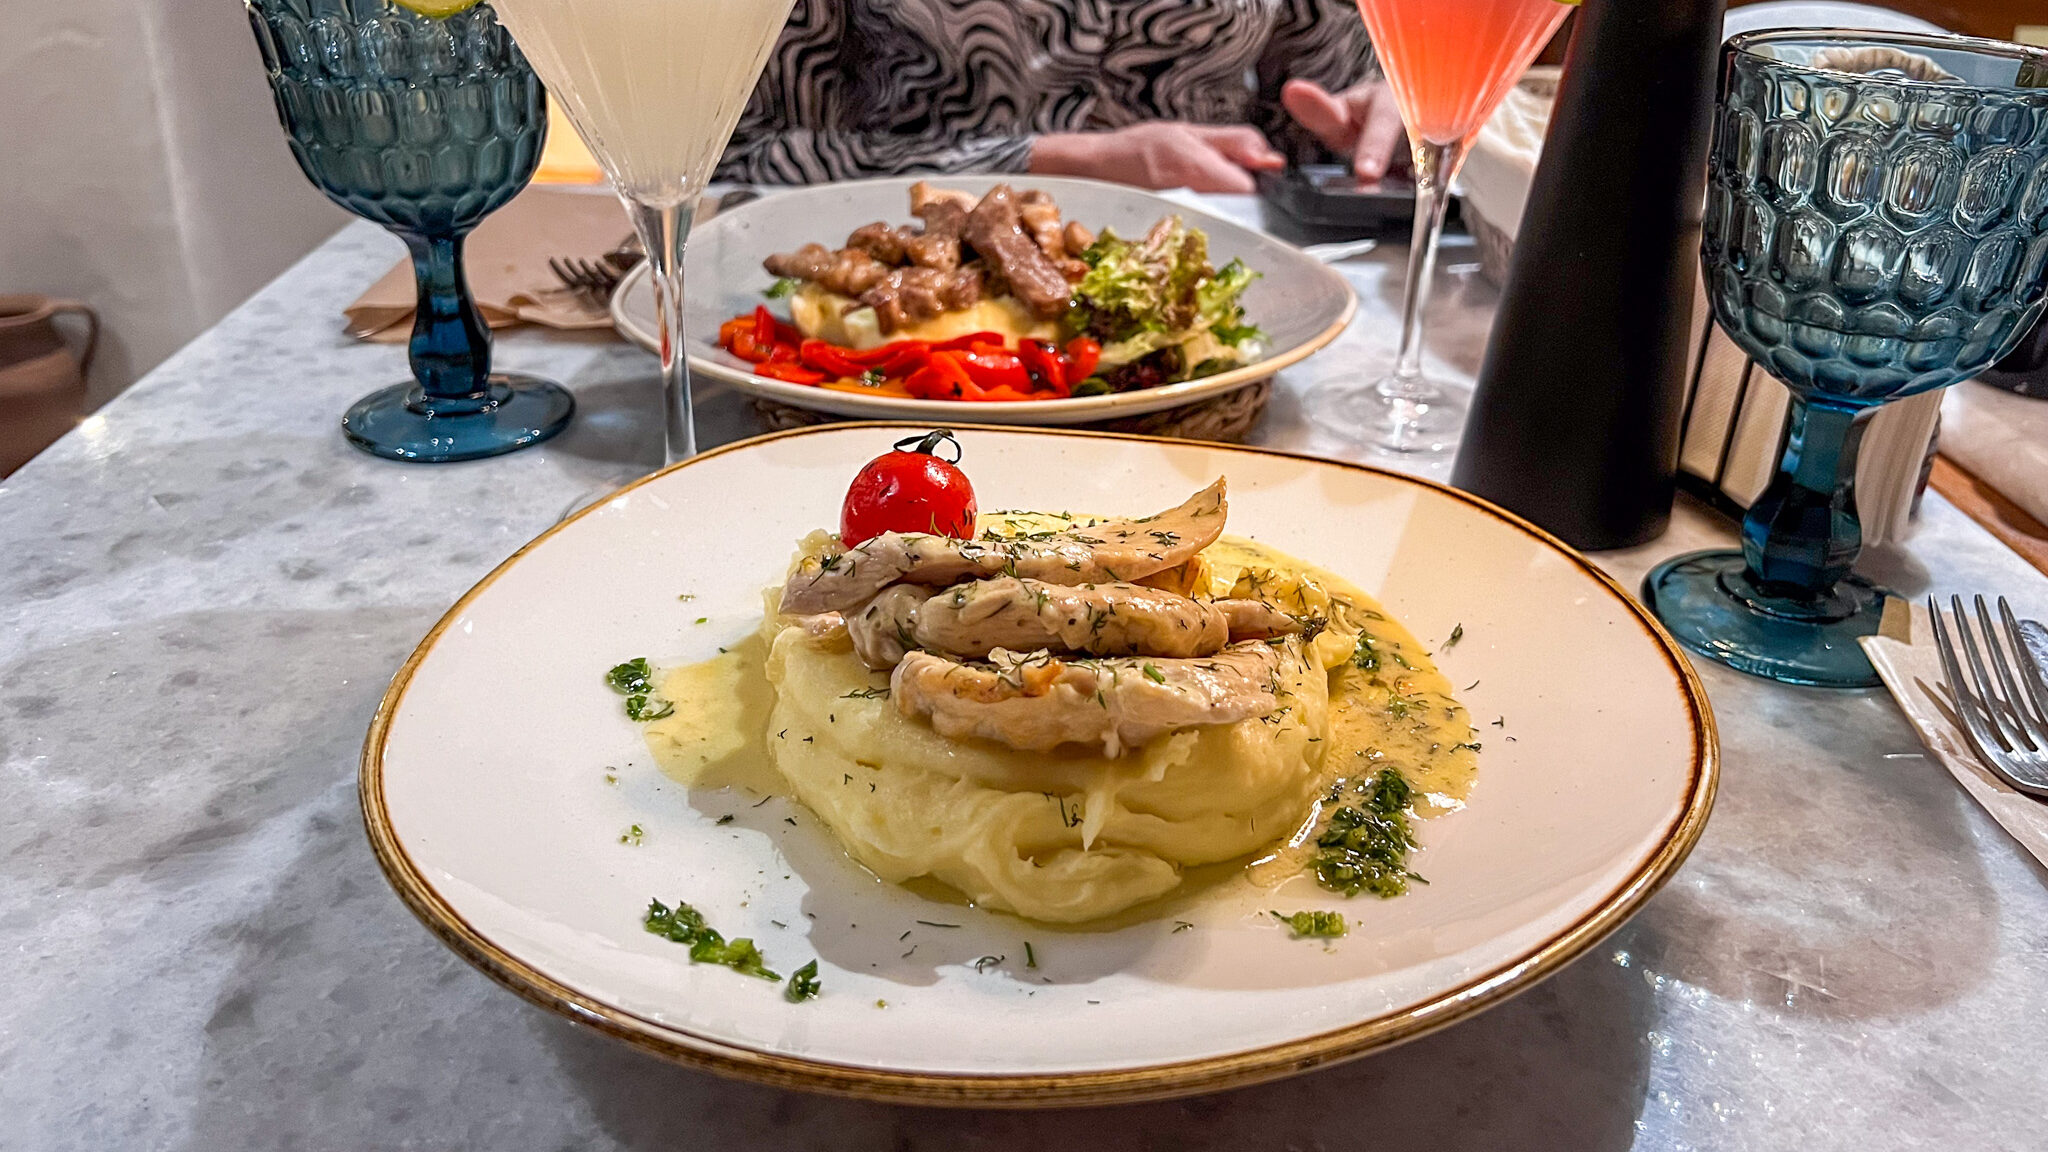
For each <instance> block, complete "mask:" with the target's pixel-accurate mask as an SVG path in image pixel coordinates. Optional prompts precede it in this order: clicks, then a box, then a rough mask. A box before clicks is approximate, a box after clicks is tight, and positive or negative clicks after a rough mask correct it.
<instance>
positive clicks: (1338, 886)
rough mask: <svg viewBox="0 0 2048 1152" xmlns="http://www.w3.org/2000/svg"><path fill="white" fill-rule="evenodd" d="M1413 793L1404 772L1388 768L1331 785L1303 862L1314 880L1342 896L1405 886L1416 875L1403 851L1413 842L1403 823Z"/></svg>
mask: <svg viewBox="0 0 2048 1152" xmlns="http://www.w3.org/2000/svg"><path fill="white" fill-rule="evenodd" d="M1413 798H1414V792H1413V790H1412V789H1411V788H1410V787H1409V785H1408V779H1407V777H1405V776H1402V775H1401V773H1400V772H1398V771H1396V770H1394V769H1392V768H1383V769H1381V770H1380V772H1379V773H1378V774H1377V775H1374V776H1367V777H1362V778H1360V779H1358V780H1355V781H1352V782H1351V784H1350V786H1349V787H1348V788H1343V787H1340V788H1339V789H1337V790H1335V791H1334V792H1333V793H1332V795H1331V797H1330V800H1331V803H1332V804H1333V807H1332V808H1331V810H1330V813H1329V815H1328V816H1326V817H1325V818H1324V823H1323V829H1322V832H1321V833H1320V834H1318V835H1317V836H1316V853H1315V856H1314V858H1313V859H1312V860H1311V861H1310V863H1309V868H1310V870H1311V871H1313V872H1314V873H1315V876H1316V882H1317V883H1319V884H1321V885H1322V886H1323V887H1325V888H1328V889H1329V890H1330V891H1332V892H1341V893H1343V894H1344V895H1346V896H1356V895H1358V894H1359V893H1360V892H1370V893H1372V894H1373V895H1375V896H1378V897H1381V898H1382V899H1386V898H1391V897H1394V896H1399V895H1401V894H1402V893H1404V892H1406V891H1408V882H1409V881H1410V880H1422V877H1420V876H1418V875H1416V874H1415V873H1413V872H1411V871H1409V870H1408V853H1409V851H1410V850H1412V849H1413V848H1414V847H1415V832H1414V829H1413V828H1411V827H1410V826H1409V823H1408V805H1409V803H1410V802H1411V801H1412V800H1413ZM1339 800H1347V801H1348V802H1347V803H1342V804H1338V803H1336V802H1337V801H1339ZM1423 883H1428V881H1423Z"/></svg>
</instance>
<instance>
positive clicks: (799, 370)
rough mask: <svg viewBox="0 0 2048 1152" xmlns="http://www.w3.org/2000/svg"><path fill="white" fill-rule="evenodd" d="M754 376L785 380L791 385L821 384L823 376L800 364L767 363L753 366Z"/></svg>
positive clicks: (823, 380)
mask: <svg viewBox="0 0 2048 1152" xmlns="http://www.w3.org/2000/svg"><path fill="white" fill-rule="evenodd" d="M754 375H756V376H766V377H768V378H769V379H770V380H787V381H788V382H790V383H791V384H823V383H824V382H825V374H824V373H823V372H813V371H811V370H810V369H809V368H806V367H804V366H803V365H801V364H782V363H775V362H769V363H766V364H756V365H754Z"/></svg>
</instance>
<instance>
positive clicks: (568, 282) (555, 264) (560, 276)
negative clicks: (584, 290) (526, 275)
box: [548, 256, 582, 291]
mask: <svg viewBox="0 0 2048 1152" xmlns="http://www.w3.org/2000/svg"><path fill="white" fill-rule="evenodd" d="M548 271H550V272H553V273H554V274H555V279H557V280H560V281H561V282H562V286H563V287H564V288H568V289H570V290H571V291H574V290H576V289H579V288H581V287H582V284H581V282H580V281H579V280H578V279H577V276H576V273H575V270H574V269H571V268H570V267H569V266H568V265H566V264H564V263H562V262H561V261H560V260H557V259H555V258H554V257H553V256H550V257H548Z"/></svg>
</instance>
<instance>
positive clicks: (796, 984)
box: [782, 960, 824, 1004]
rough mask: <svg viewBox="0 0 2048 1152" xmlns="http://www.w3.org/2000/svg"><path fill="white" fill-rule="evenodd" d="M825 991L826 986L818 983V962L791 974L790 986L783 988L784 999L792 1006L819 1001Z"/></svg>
mask: <svg viewBox="0 0 2048 1152" xmlns="http://www.w3.org/2000/svg"><path fill="white" fill-rule="evenodd" d="M823 990H824V985H823V984H820V983H819V982H818V962H817V961H816V960H813V961H811V962H810V963H808V964H806V965H804V966H803V967H801V968H799V969H797V970H796V971H794V972H791V973H790V974H789V984H788V985H787V986H786V987H784V988H783V990H782V998H783V999H784V1000H787V1001H789V1002H790V1003H791V1004H801V1003H803V1002H804V1001H806V1000H815V999H817V998H818V993H819V992H821V991H823Z"/></svg>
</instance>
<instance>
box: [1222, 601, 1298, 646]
mask: <svg viewBox="0 0 2048 1152" xmlns="http://www.w3.org/2000/svg"><path fill="white" fill-rule="evenodd" d="M1210 603H1213V604H1214V605H1216V609H1217V611H1219V612H1222V613H1223V619H1224V621H1225V625H1226V627H1228V628H1229V630H1230V638H1231V640H1233V641H1237V640H1278V639H1279V638H1280V637H1282V636H1299V635H1301V634H1302V633H1303V632H1304V631H1306V630H1307V629H1306V626H1305V624H1304V622H1303V621H1302V619H1301V618H1300V617H1299V616H1295V615H1293V614H1291V613H1288V612H1283V611H1281V610H1280V609H1278V608H1275V607H1273V606H1272V605H1271V604H1268V603H1266V602H1265V601H1264V600H1213V601H1210Z"/></svg>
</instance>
